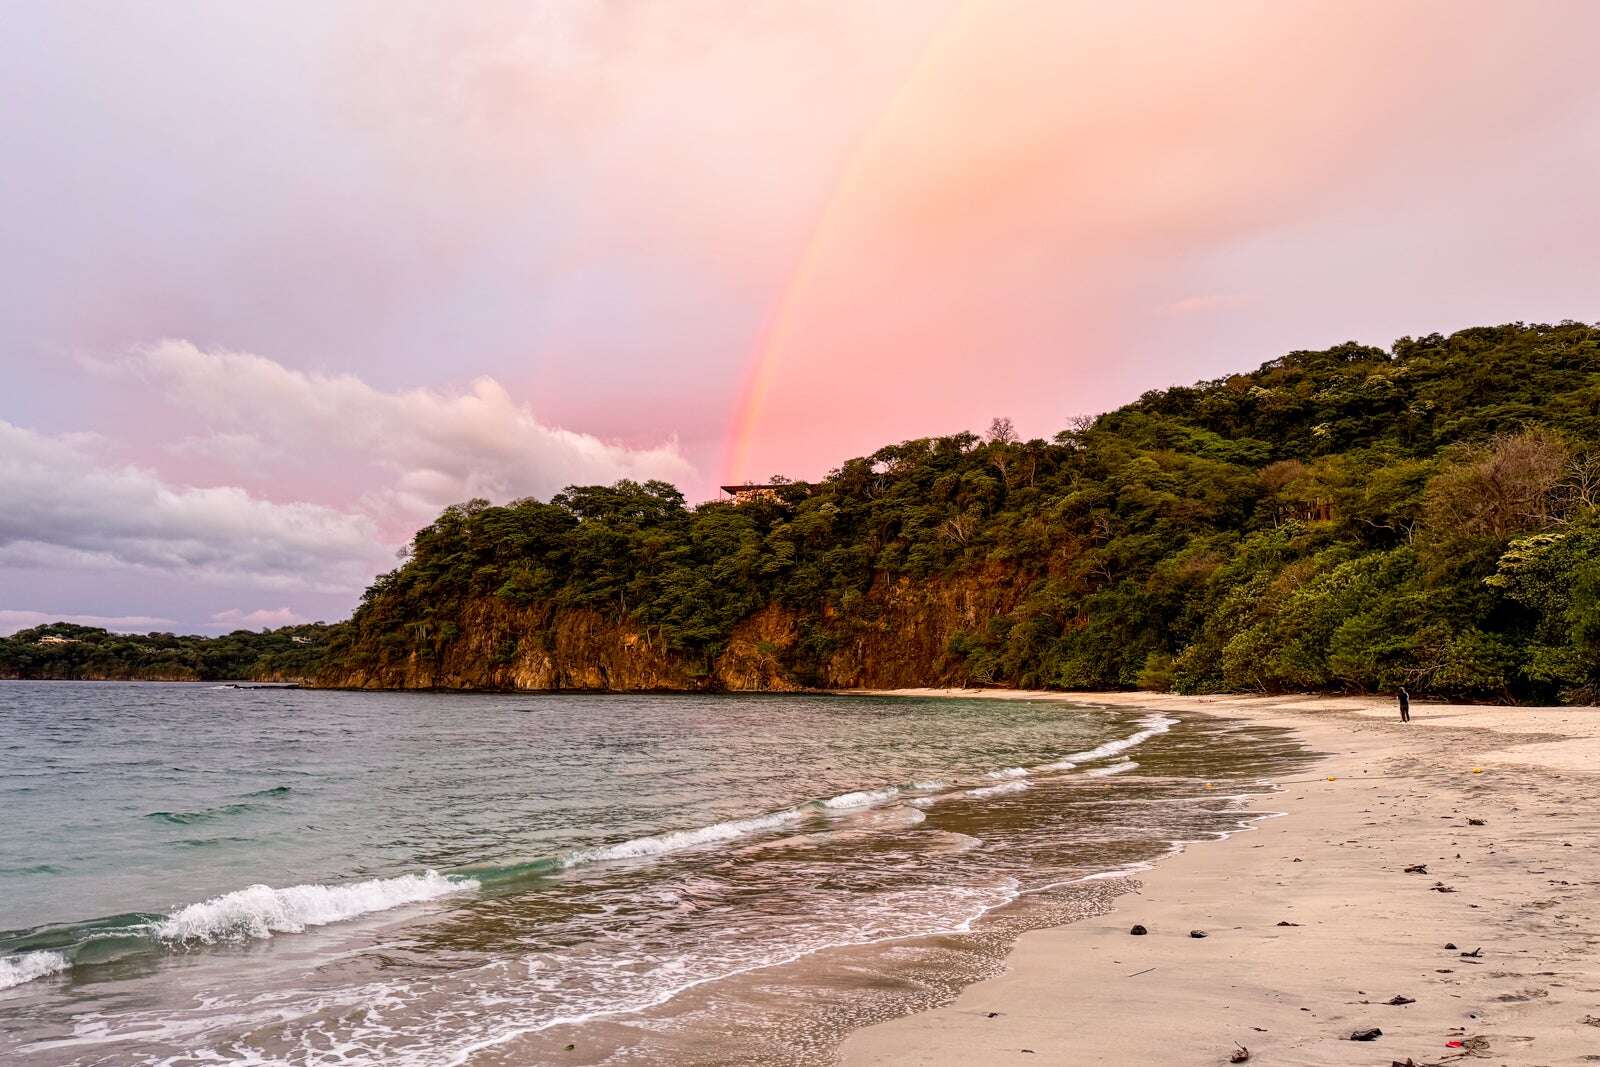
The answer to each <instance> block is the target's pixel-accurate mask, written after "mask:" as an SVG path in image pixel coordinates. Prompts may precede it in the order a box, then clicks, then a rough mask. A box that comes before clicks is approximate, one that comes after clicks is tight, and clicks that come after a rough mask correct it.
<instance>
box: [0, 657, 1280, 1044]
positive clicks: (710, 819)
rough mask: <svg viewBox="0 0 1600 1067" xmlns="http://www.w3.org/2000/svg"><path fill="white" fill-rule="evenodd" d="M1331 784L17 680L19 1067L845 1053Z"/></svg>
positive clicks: (988, 736) (6, 772)
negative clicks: (1275, 791)
mask: <svg viewBox="0 0 1600 1067" xmlns="http://www.w3.org/2000/svg"><path fill="white" fill-rule="evenodd" d="M1305 759H1306V755H1305V754H1304V753H1303V752H1301V751H1300V750H1299V749H1298V747H1297V746H1296V745H1295V744H1294V743H1293V742H1292V741H1291V740H1289V739H1288V738H1287V737H1286V736H1285V735H1283V734H1282V733H1280V732H1277V731H1273V730H1271V729H1267V728H1262V727H1253V726H1247V725H1243V724H1239V723H1230V722H1224V721H1220V720H1210V719H1205V718H1198V717H1197V718H1181V719H1180V718H1177V717H1174V716H1168V715H1162V714H1157V713H1137V712H1132V713H1130V712H1129V711H1127V710H1114V709H1108V708H1103V707H1094V706H1088V705H1083V704H1076V703H1072V702H1070V701H1068V700H1063V701H1061V702H1044V703H1035V702H1010V701H999V700H966V699H918V698H899V697H834V696H811V695H795V696H788V695H784V696H757V695H748V696H731V695H730V696H720V695H719V696H704V695H566V694H563V695H538V694H451V693H362V692H327V691H316V690H298V689H287V688H269V689H240V688H229V687H221V686H208V685H203V684H156V683H150V684H120V683H32V682H5V683H0V1062H5V1063H7V1064H30V1065H32V1064H40V1065H44V1064H49V1065H57V1064H83V1065H88V1064H106V1065H110V1064H115V1065H119V1067H120V1065H133V1064H161V1065H167V1067H187V1065H191V1064H195V1065H198V1064H214V1063H231V1064H296V1065H300V1064H306V1065H312V1064H315V1065H321V1064H343V1065H349V1064H384V1065H402V1067H413V1065H414V1067H433V1065H439V1067H443V1065H454V1064H472V1065H490V1064H495V1065H498V1064H542V1063H560V1064H668V1063H670V1064H691V1063H694V1064H699V1063H704V1064H721V1063H728V1064H734V1063H761V1064H769V1063H770V1064H797V1065H799V1064H819V1063H827V1062H829V1059H830V1056H831V1054H832V1050H833V1048H834V1046H835V1044H836V1042H837V1041H838V1039H839V1037H840V1036H841V1035H842V1034H843V1033H845V1032H847V1031H848V1030H849V1029H850V1028H852V1027H855V1026H860V1025H865V1024H867V1023H870V1022H872V1021H874V1020H875V1019H880V1018H886V1017H890V1016H893V1015H897V1014H902V1013H904V1012H907V1011H913V1010H917V1009H919V1008H923V1007H927V1006H930V1005H932V1004H935V1003H938V1002H940V1001H942V1000H944V999H947V998H949V997H950V996H953V995H954V993H955V992H957V991H958V990H959V989H960V988H961V987H962V986H963V985H964V984H966V983H968V982H971V981H975V980H977V979H979V978H982V977H984V976H985V975H987V974H992V973H995V971H996V969H997V968H998V967H1000V966H1001V965H1002V964H1001V961H1002V960H1003V957H1004V953H1005V950H1006V948H1007V946H1008V945H1009V944H1010V943H1011V941H1012V940H1014V938H1015V937H1016V935H1017V934H1018V933H1020V932H1021V931H1023V930H1025V929H1029V928H1032V927H1034V926H1039V925H1045V924H1054V923H1059V922H1065V921H1070V920H1071V919H1073V918H1077V917H1079V916H1082V915H1086V914H1091V913H1094V912H1097V911H1100V910H1103V909H1105V908H1107V907H1109V906H1110V904H1111V902H1112V900H1113V899H1114V898H1115V896H1116V895H1117V894H1118V893H1120V892H1122V891H1124V890H1125V889H1126V888H1127V879H1128V878H1129V877H1131V876H1136V875H1137V872H1138V871H1140V870H1142V869H1144V868H1145V867H1147V866H1148V865H1149V864H1150V863H1152V862H1154V861H1156V860H1158V859H1159V858H1160V857H1161V856H1163V855H1164V854H1168V853H1170V852H1171V851H1173V850H1175V849H1178V848H1181V847H1183V845H1184V844H1185V843H1187V842H1194V841H1201V840H1206V839H1209V838H1215V837H1218V836H1222V835H1226V834H1229V833H1233V832H1237V831H1239V830H1241V829H1245V828H1247V827H1248V826H1250V825H1251V824H1252V822H1253V820H1255V819H1257V818H1260V817H1263V816H1265V815H1268V814H1270V813H1271V810H1272V806H1271V797H1270V792H1271V789H1272V786H1271V779H1272V778H1273V777H1274V776H1281V775H1283V774H1285V773H1289V772H1292V771H1293V770H1294V769H1295V768H1297V767H1299V766H1302V765H1303V763H1304V760H1305Z"/></svg>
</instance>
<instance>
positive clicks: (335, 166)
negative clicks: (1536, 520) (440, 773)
mask: <svg viewBox="0 0 1600 1067" xmlns="http://www.w3.org/2000/svg"><path fill="white" fill-rule="evenodd" d="M457 7H458V8H460V10H455V9H447V8H444V7H441V6H439V5H433V4H423V3H415V4H406V3H371V4H348V5H322V4H313V3H309V2H308V3H304V4H299V5H295V4H289V5H273V6H270V7H268V6H260V7H245V6H236V7H217V6H214V5H193V6H182V5H162V6H160V7H156V8H150V7H144V6H140V7H134V6H132V5H129V6H126V7H122V8H118V7H115V6H110V5H97V6H95V7H92V8H91V7H89V6H87V5H80V6H71V5H58V4H45V3H23V4H20V5H16V6H14V7H13V8H12V9H11V12H10V15H9V17H8V19H7V22H6V26H5V28H4V29H0V34H4V35H5V40H4V41H3V42H0V43H3V44H4V45H5V50H4V53H3V54H4V55H5V56H6V57H7V58H6V60H5V61H4V62H3V63H0V97H3V98H4V99H6V100H7V101H8V106H7V107H6V108H5V109H4V110H0V144H3V145H5V148H4V153H5V160H4V162H5V174H6V180H5V181H3V182H0V239H3V240H4V247H6V248H7V249H8V254H7V255H6V256H5V257H4V258H3V259H0V371H3V372H4V378H5V381H6V382H7V388H6V389H4V390H3V391H0V492H3V493H4V495H5V496H6V498H7V499H8V500H9V501H11V503H12V506H11V508H10V511H9V514H7V515H6V516H4V517H0V622H3V621H5V620H6V619H13V620H15V619H24V618H34V617H35V614H34V613H44V614H61V615H78V616H85V617H88V616H95V617H103V618H137V619H140V620H144V619H156V620H171V621H172V622H171V624H172V625H173V626H176V627H177V628H180V629H183V628H211V629H217V628H223V627H227V626H232V625H272V624H277V623H279V622H282V621H285V620H289V619H293V618H311V617H328V618H332V617H337V616H340V615H342V614H344V613H345V612H346V611H347V610H348V608H349V606H350V605H351V604H352V603H353V600H354V595H355V592H356V591H357V590H358V589H359V588H360V586H361V585H362V584H364V582H365V580H366V579H367V578H368V577H369V576H370V575H371V574H372V573H373V572H374V571H375V570H377V569H380V568H383V567H386V566H389V565H390V561H391V560H392V551H393V548H394V547H395V545H397V544H398V543H400V542H402V541H403V540H404V539H405V537H406V534H407V532H408V531H409V530H410V529H412V528H414V527H415V525H416V524H418V523H419V522H422V521H426V519H427V517H428V516H429V515H431V514H432V513H433V512H434V511H436V510H437V509H438V508H439V507H440V506H442V505H443V504H445V503H449V502H451V501H452V500H456V499H461V498H462V497H464V496H469V495H486V496H490V497H492V498H495V499H504V498H509V497H512V496H518V495H526V494H530V493H532V494H537V495H541V496H545V495H548V494H549V493H551V492H552V491H554V490H556V489H559V488H560V487H561V486H562V485H564V484H567V483H569V482H573V481H609V480H612V479H614V478H617V477H625V476H627V477H651V476H656V477H666V478H669V479H671V480H674V481H676V482H678V483H679V484H680V485H682V486H683V487H684V488H685V490H686V491H687V492H688V493H689V494H690V496H691V498H696V499H698V498H704V497H706V496H708V495H711V494H712V493H713V492H714V487H715V485H716V484H717V483H718V482H719V481H721V480H722V479H724V478H725V477H735V478H744V477H763V476H765V475H767V474H771V473H785V474H789V475H791V476H796V477H816V476H820V475H822V474H823V473H825V472H826V471H827V470H828V469H829V468H830V467H831V466H833V465H835V464H836V463H837V462H839V461H840V460H841V459H843V458H845V457H847V456H850V455H855V454H861V453H864V452H867V451H870V450H872V449H875V448H876V447H878V446H879V445H882V444H885V443H888V442H891V441H895V440H899V439H903V438H905V437H909V436H920V435H924V434H929V433H944V432H953V431H956V430H961V429H981V428H982V427H983V426H984V425H986V424H987V422H988V420H989V419H990V418H991V417H992V416H995V415H1008V416H1010V417H1012V418H1013V419H1014V420H1015V421H1016V423H1017V425H1018V427H1019V428H1020V429H1021V430H1022V432H1024V433H1025V434H1029V435H1038V436H1047V435H1049V434H1051V433H1053V432H1055V431H1056V430H1058V429H1060V428H1061V427H1062V426H1063V425H1064V424H1065V423H1066V421H1067V419H1068V418H1069V417H1071V416H1073V415H1076V414H1083V413H1093V412H1097V411H1101V410H1105V409H1106V408H1109V407H1112V406H1115V405H1117V404H1119V403H1123V402H1125V401H1127V400H1129V399H1132V398H1133V397H1135V396H1137V395H1138V393H1139V392H1141V391H1143V390H1145V389H1149V388H1157V387H1160V386H1163V385H1168V384H1173V383H1178V382H1185V383H1186V382H1190V381H1193V380H1196V379H1199V378H1204V377H1211V376H1216V375H1219V374H1222V373H1226V372H1229V371H1234V370H1241V369H1248V368H1250V367H1253V366H1255V365H1257V364H1259V363H1261V362H1263V361H1265V360H1267V359H1270V358H1272V357H1274V356H1276V355H1279V354H1281V353H1282V352H1284V351H1286V350H1289V349H1292V348H1300V347H1313V346H1324V345H1328V344H1333V343H1337V342H1339V341H1344V340H1348V339H1358V340H1362V341H1368V342H1372V343H1377V344H1387V343H1388V342H1390V341H1391V340H1393V339H1394V338H1395V337H1396V336H1400V335H1402V334H1408V333H1410V334H1415V333H1424V332H1428V331H1432V330H1450V329H1455V328H1459V327H1462V326H1466V325H1474V324H1480V323H1486V322H1499V321H1509V320H1516V319H1522V320H1530V321H1531V320H1558V319H1562V318H1579V319H1588V320H1594V319H1596V318H1600V310H1597V308H1600V206H1597V203H1596V198H1595V196H1594V194H1593V190H1594V189H1595V188H1596V187H1600V86H1597V83H1596V80H1595V79H1594V78H1593V77H1592V73H1591V70H1590V68H1591V67H1592V56H1591V55H1590V53H1591V52H1592V42H1593V41H1594V40H1595V39H1597V37H1596V35H1597V31H1600V7H1596V6H1594V5H1591V4H1587V3H1582V2H1572V3H1555V2H1548V3H1535V4H1531V5H1518V6H1515V7H1513V6H1512V5H1506V4H1486V3H1459V2H1457V3H1409V4H1408V3H1388V2H1386V3H1360V2H1339V3H1332V2H1330V3H1244V2H1237V3H1219V4H1206V5H1200V4H1188V3H1182V4H1180V3H1128V4H1116V5H1108V4H1073V3H1063V2H1059V0H1052V2H1044V0H1037V2H993V3H980V2H977V0H898V2H883V3H875V4H856V3H843V2H837V3H823V2H810V3H808V2H794V0H783V2H777V0H772V2H764V0H673V2H666V0H660V2H655V0H641V2H638V3H633V4H611V3H602V2H599V0H594V2H587V0H585V2H578V0H574V2H567V3H544V4H524V3H517V4H513V3H501V4H497V3H479V4H474V5H457ZM108 502H114V506H113V503H108ZM7 613H10V614H7ZM129 625H135V624H132V623H130V624H129ZM137 625H140V626H142V623H139V624H137Z"/></svg>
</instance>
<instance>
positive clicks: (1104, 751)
mask: <svg viewBox="0 0 1600 1067" xmlns="http://www.w3.org/2000/svg"><path fill="white" fill-rule="evenodd" d="M1177 724H1178V720H1177V719H1169V718H1168V717H1167V716H1165V715H1147V716H1145V717H1144V718H1142V719H1140V720H1139V725H1140V726H1142V727H1144V729H1142V730H1140V731H1139V732H1138V733H1133V734H1129V735H1128V736H1127V737H1119V738H1117V739H1116V740H1115V741H1107V742H1106V743H1105V744H1103V745H1096V746H1095V747H1094V748H1090V749H1085V750H1084V751H1082V752H1073V753H1071V754H1070V755H1066V756H1063V757H1061V758H1060V759H1059V760H1057V761H1055V762H1054V763H1047V764H1045V765H1044V766H1043V767H1040V768H1039V769H1040V770H1043V771H1070V770H1071V769H1072V768H1074V767H1076V766H1077V765H1078V764H1080V763H1088V762H1090V761H1091V760H1097V759H1105V758H1106V757H1107V756H1115V755H1116V754H1117V753H1119V752H1126V751H1127V750H1128V749H1130V748H1134V747H1136V746H1138V745H1142V744H1144V743H1145V742H1146V741H1148V740H1150V739H1151V738H1152V737H1159V736H1160V735H1161V734H1164V733H1166V732H1167V731H1168V730H1170V729H1172V728H1173V727H1174V726H1176V725H1177Z"/></svg>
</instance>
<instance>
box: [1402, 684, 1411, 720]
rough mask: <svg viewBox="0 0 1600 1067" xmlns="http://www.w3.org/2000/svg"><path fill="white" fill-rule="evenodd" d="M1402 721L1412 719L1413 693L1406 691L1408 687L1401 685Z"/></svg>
mask: <svg viewBox="0 0 1600 1067" xmlns="http://www.w3.org/2000/svg"><path fill="white" fill-rule="evenodd" d="M1400 721H1401V722H1410V721H1411V694H1410V693H1408V692H1406V687H1405V686H1403V685H1402V686H1401V687H1400Z"/></svg>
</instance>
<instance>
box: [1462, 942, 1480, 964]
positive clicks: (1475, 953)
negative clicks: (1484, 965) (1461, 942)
mask: <svg viewBox="0 0 1600 1067" xmlns="http://www.w3.org/2000/svg"><path fill="white" fill-rule="evenodd" d="M1482 955H1483V946H1482V945H1479V946H1478V947H1477V948H1475V949H1473V950H1472V951H1471V952H1463V953H1462V954H1461V958H1462V959H1464V960H1475V959H1478V958H1479V957H1481V956H1482Z"/></svg>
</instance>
